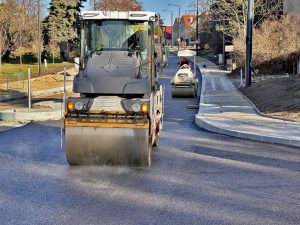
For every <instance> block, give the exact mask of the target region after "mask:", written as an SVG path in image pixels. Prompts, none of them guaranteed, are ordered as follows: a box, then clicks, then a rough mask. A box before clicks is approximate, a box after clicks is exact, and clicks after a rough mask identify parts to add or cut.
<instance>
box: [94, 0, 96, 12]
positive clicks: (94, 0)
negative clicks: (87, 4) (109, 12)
mask: <svg viewBox="0 0 300 225" xmlns="http://www.w3.org/2000/svg"><path fill="white" fill-rule="evenodd" d="M94 10H96V0H94Z"/></svg>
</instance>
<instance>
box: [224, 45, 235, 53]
mask: <svg viewBox="0 0 300 225" xmlns="http://www.w3.org/2000/svg"><path fill="white" fill-rule="evenodd" d="M233 51H234V48H233V45H225V52H233Z"/></svg>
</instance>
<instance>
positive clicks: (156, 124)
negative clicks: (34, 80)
mask: <svg viewBox="0 0 300 225" xmlns="http://www.w3.org/2000/svg"><path fill="white" fill-rule="evenodd" d="M157 26H158V25H157V22H156V20H155V13H152V12H144V11H134V12H117V11H112V12H109V11H86V12H82V13H81V16H80V33H81V34H80V36H81V38H80V41H81V51H80V52H81V56H80V71H79V74H78V75H77V76H76V77H75V78H74V83H73V85H74V86H73V91H74V92H75V93H80V97H78V98H71V97H70V98H67V100H66V113H65V120H64V124H65V149H66V156H67V160H68V162H69V164H71V165H91V164H96V165H97V164H113V165H115V164H121V165H135V166H150V164H151V151H152V146H156V145H158V142H159V136H160V131H161V129H162V119H163V97H164V96H163V89H162V86H160V85H159V84H158V82H157V81H158V79H157V69H156V64H157V60H156V56H157V53H156V52H155V46H156V47H157V46H159V37H158V35H157V34H156V33H155V30H157Z"/></svg>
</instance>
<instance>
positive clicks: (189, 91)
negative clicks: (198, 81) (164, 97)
mask: <svg viewBox="0 0 300 225" xmlns="http://www.w3.org/2000/svg"><path fill="white" fill-rule="evenodd" d="M196 96H197V92H196V90H195V86H189V87H176V86H173V87H172V97H196Z"/></svg>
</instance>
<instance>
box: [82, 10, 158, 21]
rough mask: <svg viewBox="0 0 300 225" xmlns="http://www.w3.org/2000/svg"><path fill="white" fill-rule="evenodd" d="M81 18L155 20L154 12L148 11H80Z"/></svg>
mask: <svg viewBox="0 0 300 225" xmlns="http://www.w3.org/2000/svg"><path fill="white" fill-rule="evenodd" d="M80 16H81V18H82V19H83V20H106V19H112V20H138V21H155V13H154V12H149V11H82V12H81V14H80Z"/></svg>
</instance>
